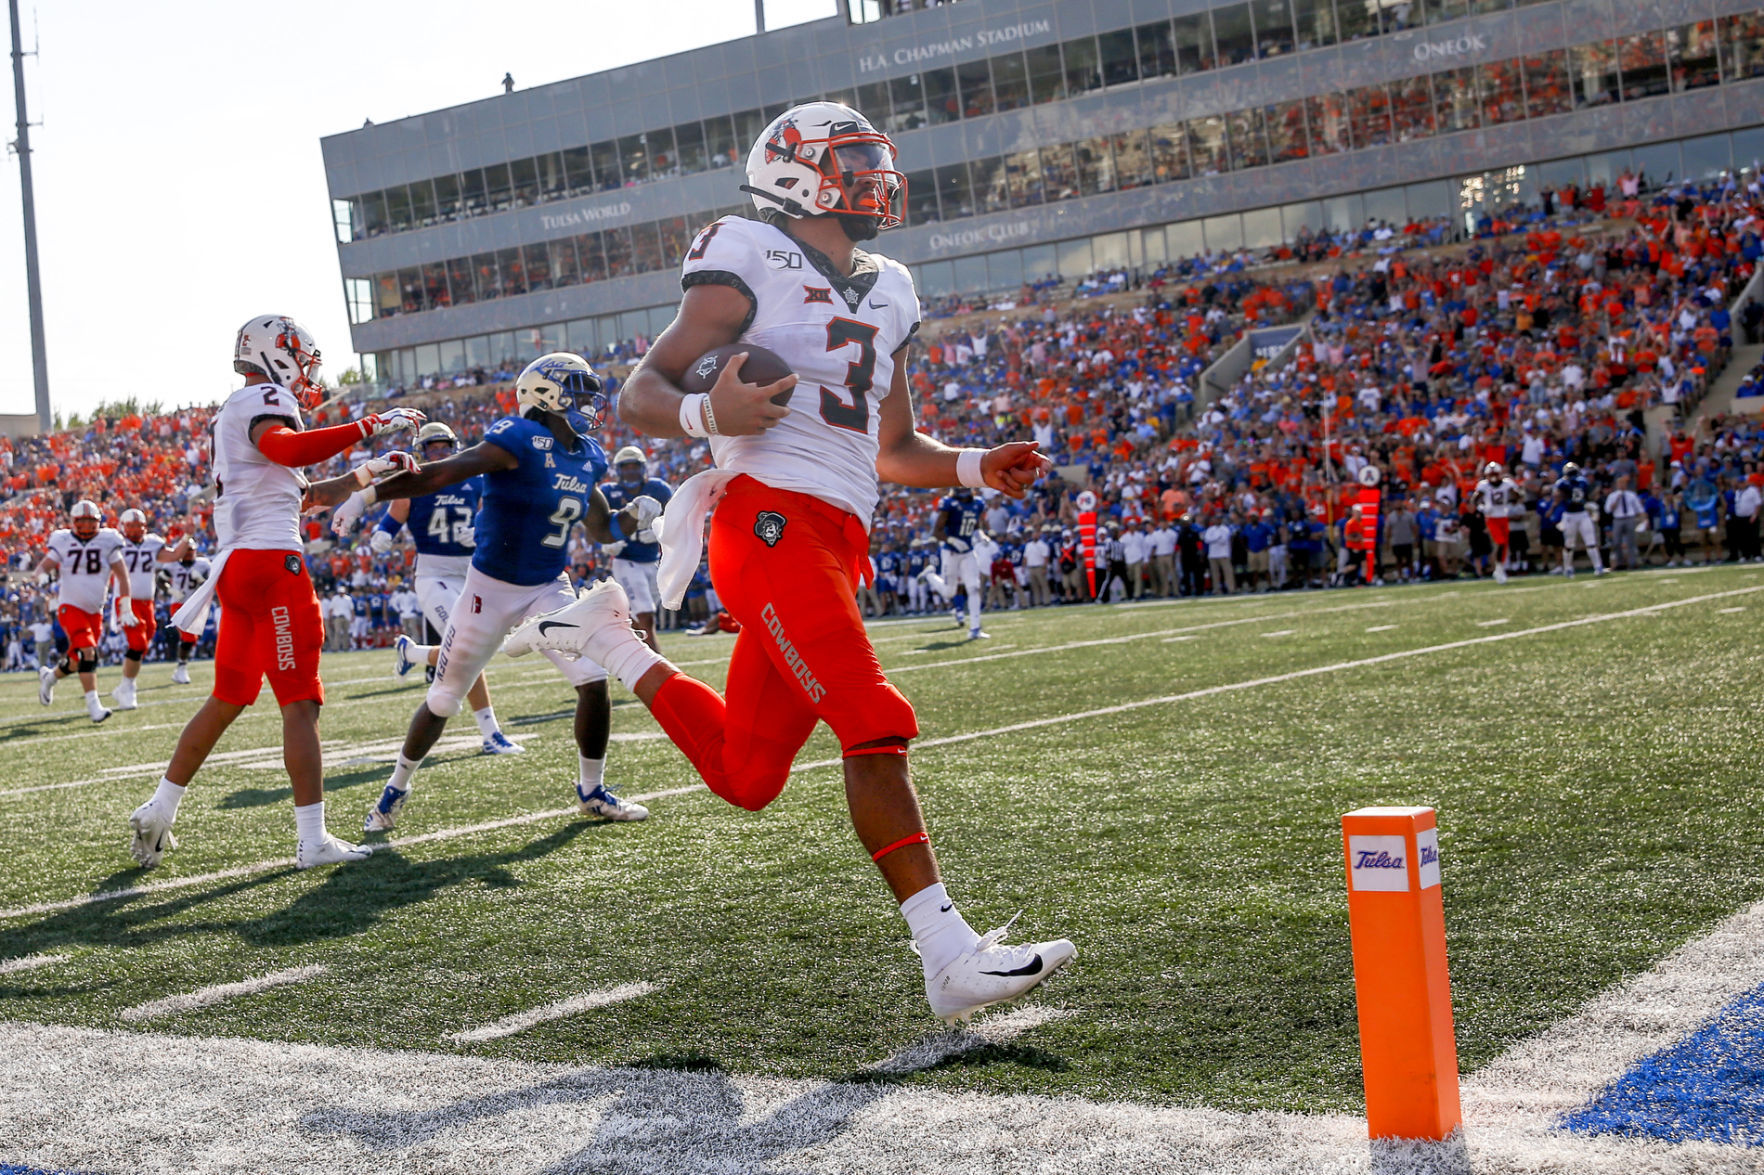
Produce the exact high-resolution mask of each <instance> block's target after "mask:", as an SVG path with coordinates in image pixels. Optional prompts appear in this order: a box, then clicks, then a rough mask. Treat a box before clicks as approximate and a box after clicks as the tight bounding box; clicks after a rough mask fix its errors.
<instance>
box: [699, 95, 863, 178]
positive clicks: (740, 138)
mask: <svg viewBox="0 0 1764 1175" xmlns="http://www.w3.org/2000/svg"><path fill="white" fill-rule="evenodd" d="M880 88H881V91H882V98H881V99H880V100H879V103H878V104H879V105H880V106H881V108H882V110H883V114H882V117H884V118H886V117H887V105H886V103H887V98H888V87H887V86H882V87H880ZM860 92H861V91H860ZM858 110H860V111H862V113H863V114H865V115H866V116H868V115H869V114H870V112H869V111H868V110H866V109H865V108H864V107H862V106H859V107H858ZM733 118H734V120H735V162H736V163H737V164H740V163H741V162H742V161H743V160H745V159H746V158H747V152H748V151H749V150H750V149H751V148H752V147H753V144H754V140H756V139H758V138H759V137H760V132H761V131H763V130H765V129H766V127H767V126H768V125H769V124H770V122H771V119H769V118H767V117H766V116H765V112H764V111H761V110H743V111H741V112H740V113H739V114H736V115H734V116H733ZM871 121H872V122H874V121H875V119H874V118H871Z"/></svg>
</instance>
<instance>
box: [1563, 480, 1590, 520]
mask: <svg viewBox="0 0 1764 1175" xmlns="http://www.w3.org/2000/svg"><path fill="white" fill-rule="evenodd" d="M1556 492H1557V493H1558V494H1561V495H1562V512H1563V513H1564V514H1585V513H1586V502H1587V499H1588V498H1590V497H1592V486H1591V485H1589V484H1588V483H1587V480H1586V478H1584V477H1582V476H1581V475H1580V474H1578V473H1577V474H1575V475H1574V476H1573V477H1564V478H1562V479H1560V480H1559V481H1557V482H1556Z"/></svg>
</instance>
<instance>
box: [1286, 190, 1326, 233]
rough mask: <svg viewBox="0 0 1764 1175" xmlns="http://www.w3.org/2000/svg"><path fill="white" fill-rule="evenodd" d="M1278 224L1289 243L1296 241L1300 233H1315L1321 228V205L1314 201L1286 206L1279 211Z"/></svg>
mask: <svg viewBox="0 0 1764 1175" xmlns="http://www.w3.org/2000/svg"><path fill="white" fill-rule="evenodd" d="M1280 223H1281V226H1282V227H1283V228H1284V229H1285V230H1286V239H1287V240H1289V241H1293V240H1297V239H1298V236H1299V234H1300V233H1315V232H1317V231H1318V230H1319V229H1321V228H1322V227H1323V205H1322V204H1320V203H1318V202H1317V201H1316V200H1306V201H1304V202H1303V203H1301V204H1288V205H1287V206H1286V207H1284V208H1282V209H1281V210H1280Z"/></svg>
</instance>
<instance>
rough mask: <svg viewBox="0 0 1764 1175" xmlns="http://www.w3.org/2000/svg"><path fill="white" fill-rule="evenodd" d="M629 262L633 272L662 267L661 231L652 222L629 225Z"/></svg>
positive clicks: (643, 271)
mask: <svg viewBox="0 0 1764 1175" xmlns="http://www.w3.org/2000/svg"><path fill="white" fill-rule="evenodd" d="M631 262H632V266H633V272H635V273H648V272H650V271H652V270H657V269H660V268H661V267H662V255H661V231H660V230H659V229H657V228H656V226H655V225H654V224H653V223H649V222H645V223H643V224H637V225H632V226H631Z"/></svg>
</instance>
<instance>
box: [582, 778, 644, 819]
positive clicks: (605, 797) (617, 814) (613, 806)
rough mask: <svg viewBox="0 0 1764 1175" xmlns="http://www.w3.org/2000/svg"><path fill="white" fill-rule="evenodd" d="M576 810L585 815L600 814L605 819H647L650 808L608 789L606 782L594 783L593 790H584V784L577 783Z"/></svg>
mask: <svg viewBox="0 0 1764 1175" xmlns="http://www.w3.org/2000/svg"><path fill="white" fill-rule="evenodd" d="M576 811H578V812H580V813H581V814H582V815H584V816H599V817H601V818H602V819H605V820H647V819H649V809H648V808H645V807H644V806H643V805H642V804H631V803H627V802H626V801H624V800H621V799H619V797H617V796H615V795H613V794H612V793H611V792H609V791H607V790H606V785H605V784H604V783H599V784H595V785H594V789H593V790H592V791H583V790H582V785H581V784H579V783H578V784H577V785H576Z"/></svg>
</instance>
